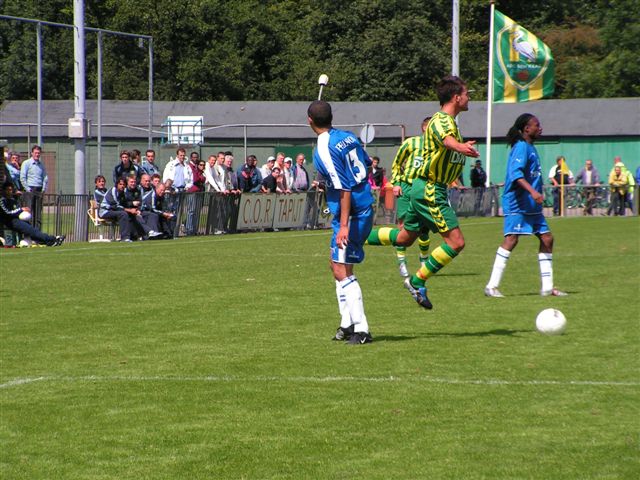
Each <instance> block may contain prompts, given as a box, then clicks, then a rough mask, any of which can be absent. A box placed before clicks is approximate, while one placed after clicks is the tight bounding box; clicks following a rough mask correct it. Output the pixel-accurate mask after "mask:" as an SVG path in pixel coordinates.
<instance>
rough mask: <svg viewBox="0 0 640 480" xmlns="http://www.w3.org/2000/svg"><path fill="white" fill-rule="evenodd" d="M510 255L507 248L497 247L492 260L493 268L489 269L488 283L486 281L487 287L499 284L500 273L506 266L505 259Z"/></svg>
mask: <svg viewBox="0 0 640 480" xmlns="http://www.w3.org/2000/svg"><path fill="white" fill-rule="evenodd" d="M510 255H511V252H510V251H509V250H505V249H504V248H502V247H498V251H497V252H496V259H495V261H494V262H493V270H491V278H490V279H489V283H487V288H498V287H499V286H500V282H501V281H502V274H503V273H504V269H505V268H507V260H509V256H510Z"/></svg>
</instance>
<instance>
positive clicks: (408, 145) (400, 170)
mask: <svg viewBox="0 0 640 480" xmlns="http://www.w3.org/2000/svg"><path fill="white" fill-rule="evenodd" d="M423 147H424V136H422V135H418V136H416V137H409V138H407V139H406V140H405V141H404V142H402V145H400V148H399V149H398V153H396V157H395V158H394V159H393V164H392V165H391V183H392V184H393V185H400V182H406V183H409V184H411V183H413V179H414V178H416V174H417V172H418V169H419V168H420V167H421V166H422V149H423Z"/></svg>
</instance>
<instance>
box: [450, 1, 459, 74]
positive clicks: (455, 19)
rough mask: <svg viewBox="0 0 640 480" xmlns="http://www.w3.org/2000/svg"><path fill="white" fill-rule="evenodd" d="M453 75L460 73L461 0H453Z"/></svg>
mask: <svg viewBox="0 0 640 480" xmlns="http://www.w3.org/2000/svg"><path fill="white" fill-rule="evenodd" d="M451 75H456V76H459V75H460V1H459V0H453V21H452V25H451Z"/></svg>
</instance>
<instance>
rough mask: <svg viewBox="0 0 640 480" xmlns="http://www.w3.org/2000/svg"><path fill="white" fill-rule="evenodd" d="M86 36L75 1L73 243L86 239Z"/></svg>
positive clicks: (79, 2)
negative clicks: (74, 203) (74, 213)
mask: <svg viewBox="0 0 640 480" xmlns="http://www.w3.org/2000/svg"><path fill="white" fill-rule="evenodd" d="M84 41H85V35H84V0H74V2H73V56H74V69H73V89H74V96H73V98H74V103H73V118H74V120H76V121H78V123H79V124H80V125H81V127H80V132H79V133H78V134H74V139H73V145H74V149H75V181H74V189H75V191H74V193H75V194H76V209H75V210H76V215H75V217H76V226H75V236H76V240H86V238H87V216H86V215H84V211H85V209H86V206H87V205H86V199H85V197H84V195H86V193H87V186H86V180H85V166H86V165H85V156H84V154H85V143H86V136H87V132H86V121H85V117H86V115H85V107H86V84H85V76H86V64H85V48H84V47H85V45H84Z"/></svg>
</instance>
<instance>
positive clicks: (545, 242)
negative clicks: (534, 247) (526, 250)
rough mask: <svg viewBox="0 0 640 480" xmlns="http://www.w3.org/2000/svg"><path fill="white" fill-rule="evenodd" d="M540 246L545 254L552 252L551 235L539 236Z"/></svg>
mask: <svg viewBox="0 0 640 480" xmlns="http://www.w3.org/2000/svg"><path fill="white" fill-rule="evenodd" d="M540 246H541V247H543V248H544V249H545V250H546V251H547V252H551V251H552V250H553V235H551V232H549V233H545V234H543V235H540Z"/></svg>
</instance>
